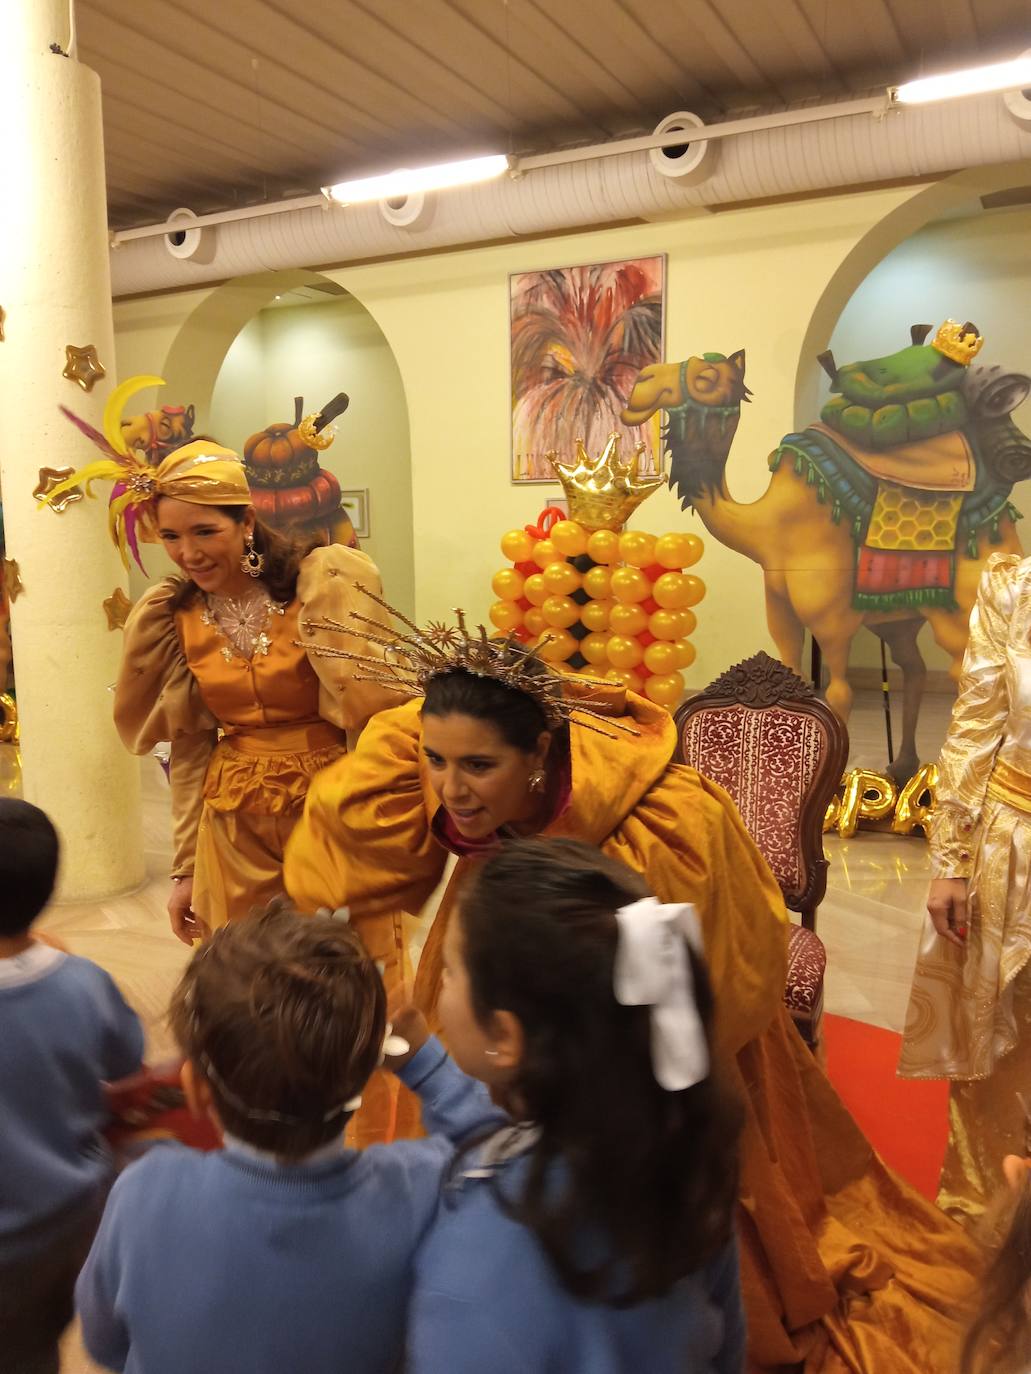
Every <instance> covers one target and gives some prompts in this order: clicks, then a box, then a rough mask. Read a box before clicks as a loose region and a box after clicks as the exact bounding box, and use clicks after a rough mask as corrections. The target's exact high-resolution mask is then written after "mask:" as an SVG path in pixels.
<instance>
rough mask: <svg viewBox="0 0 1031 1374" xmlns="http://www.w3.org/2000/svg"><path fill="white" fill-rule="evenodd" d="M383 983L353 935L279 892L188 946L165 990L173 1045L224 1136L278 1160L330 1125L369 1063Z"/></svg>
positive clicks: (336, 1125)
mask: <svg viewBox="0 0 1031 1374" xmlns="http://www.w3.org/2000/svg"><path fill="white" fill-rule="evenodd" d="M386 1015H387V1012H386V992H385V990H384V987H383V980H382V978H381V977H380V974H379V971H378V970H377V968H376V965H375V964H374V963H373V961H372V959H370V957H369V955H368V953H367V951H366V949H365V947H364V945H363V944H362V942H361V940H360V939H359V938H358V936H357V934H356V933H355V932H354V931H353V930H352V929H351V927H350V926H349V925H347V924H346V923H345V922H343V921H340V920H336V919H334V918H331V917H321V916H316V917H312V918H310V919H309V918H306V917H302V916H298V915H297V913H296V912H295V911H294V910H293V909H292V908H291V907H290V906H289V905H288V904H287V903H286V902H275V903H273V904H272V906H271V907H270V908H269V910H268V911H266V912H265V914H264V915H262V916H257V917H254V918H252V919H251V920H246V921H235V922H231V923H230V924H229V925H227V926H224V927H223V928H222V929H221V930H218V931H216V932H215V934H214V935H213V936H212V938H211V939H210V940H209V941H208V942H207V943H206V944H204V945H201V947H200V948H199V949H198V950H197V952H196V954H195V955H194V956H193V959H192V960H191V961H190V963H189V965H188V966H187V968H186V971H185V973H184V974H183V976H182V979H181V980H180V983H179V986H178V987H177V988H176V991H175V993H174V994H173V997H172V1005H171V1011H170V1020H171V1025H172V1030H173V1032H174V1034H175V1037H176V1040H177V1041H178V1044H179V1048H180V1049H181V1050H182V1052H183V1054H184V1055H185V1056H186V1057H187V1058H188V1059H189V1060H190V1061H191V1062H192V1063H193V1064H194V1066H195V1068H196V1069H197V1071H198V1072H199V1073H200V1074H201V1075H203V1077H204V1079H205V1080H206V1082H207V1084H208V1086H209V1088H210V1090H211V1096H212V1099H213V1102H214V1105H215V1108H216V1110H217V1112H218V1115H219V1117H220V1118H221V1121H222V1125H223V1126H224V1127H225V1129H226V1130H227V1131H228V1132H229V1133H230V1134H232V1135H234V1136H236V1137H238V1138H239V1139H240V1140H243V1141H245V1142H246V1143H247V1144H249V1145H253V1146H254V1147H255V1148H257V1149H261V1150H268V1151H270V1152H271V1153H273V1154H276V1155H278V1156H280V1157H281V1158H283V1159H287V1160H290V1159H300V1158H302V1157H303V1156H304V1155H307V1154H310V1153H311V1152H312V1151H313V1150H316V1149H318V1148H319V1146H320V1145H324V1144H327V1143H328V1142H329V1141H331V1140H332V1139H333V1138H334V1137H336V1136H339V1135H340V1134H341V1133H342V1131H343V1129H344V1126H345V1125H346V1122H347V1118H348V1115H349V1113H350V1112H351V1111H352V1110H353V1104H352V1102H351V1099H353V1098H354V1097H355V1096H356V1095H357V1094H359V1093H360V1092H361V1091H362V1089H363V1087H364V1086H365V1084H366V1082H367V1081H368V1079H369V1076H370V1075H371V1074H372V1072H373V1070H374V1069H375V1068H376V1067H377V1065H378V1064H379V1062H380V1057H381V1055H382V1050H383V1040H384V1034H385V1031H386Z"/></svg>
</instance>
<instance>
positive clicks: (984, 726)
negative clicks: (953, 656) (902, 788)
mask: <svg viewBox="0 0 1031 1374" xmlns="http://www.w3.org/2000/svg"><path fill="white" fill-rule="evenodd" d="M938 768H939V783H938V788H937V800H936V807H935V811H934V814H933V815H932V818H931V826H930V835H929V839H930V846H931V859H932V872H933V874H934V876H935V877H938V878H966V879H968V898H969V923H968V932H967V938H966V942H965V945H964V947H963V948H962V949H958V948H957V947H956V946H955V945H953V944H951V943H950V942H949V941H947V940H943V939H941V938H940V937H939V936H938V935H937V933H936V932H935V930H934V927H933V925H932V924H931V922H930V920H928V921H927V924H926V926H925V929H924V936H923V941H922V944H921V949H920V953H919V957H918V960H917V966H916V973H915V975H914V978H913V986H912V991H911V993H910V1000H909V1010H908V1013H907V1016H906V1029H905V1035H904V1039H903V1048H902V1054H901V1057H900V1060H899V1073H900V1074H901V1075H902V1076H903V1077H907V1078H948V1079H951V1080H952V1084H951V1088H950V1095H949V1145H948V1150H947V1152H946V1157H945V1165H944V1169H943V1171H942V1177H941V1187H940V1191H939V1195H938V1202H939V1204H940V1205H941V1206H942V1207H944V1208H945V1209H946V1210H947V1211H949V1212H950V1213H952V1214H953V1215H955V1216H957V1217H961V1218H963V1219H968V1220H969V1219H973V1218H976V1217H977V1216H979V1215H980V1214H981V1213H982V1212H983V1211H984V1207H985V1204H986V1202H988V1201H989V1200H990V1199H991V1197H992V1196H993V1194H994V1193H995V1192H996V1191H998V1190H999V1189H1001V1188H1002V1186H1003V1177H1002V1167H1001V1166H1002V1160H1003V1157H1004V1156H1005V1155H1007V1154H1023V1153H1025V1149H1026V1141H1025V1120H1024V1113H1023V1109H1022V1107H1021V1105H1020V1103H1019V1101H1018V1099H1017V1093H1018V1092H1021V1093H1023V1094H1024V1095H1025V1097H1027V1098H1028V1100H1029V1101H1031V966H1029V959H1031V558H1025V559H1020V558H1019V557H1017V556H1016V555H1014V554H993V555H992V557H991V558H990V559H989V560H988V562H987V564H986V565H985V570H984V573H983V574H982V578H981V585H980V587H979V589H978V595H977V602H976V605H975V606H974V610H973V614H972V616H971V619H970V639H969V641H968V644H967V651H966V657H965V659H964V661H963V673H962V677H961V679H960V684H959V693H958V696H957V698H956V704H955V707H954V708H953V713H952V722H951V724H950V726H949V730H948V734H947V736H946V739H945V745H944V747H943V749H942V753H941V757H940V759H939V762H938Z"/></svg>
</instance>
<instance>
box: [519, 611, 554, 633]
mask: <svg viewBox="0 0 1031 1374" xmlns="http://www.w3.org/2000/svg"><path fill="white" fill-rule="evenodd" d="M523 624H524V625H525V626H526V628H527V629H528V630H529V632H530V633H531V634H532V635H533V636H534V637H536V636H537V635H539V634H541V633H542V632H543V631H544V630H546V629H547V626H548V622H547V621H546V620H545V619H544V612H543V611H542V610H541V608H540V607H539V606H531V607H530V609H529V610H528V611H526V612H524V614H523Z"/></svg>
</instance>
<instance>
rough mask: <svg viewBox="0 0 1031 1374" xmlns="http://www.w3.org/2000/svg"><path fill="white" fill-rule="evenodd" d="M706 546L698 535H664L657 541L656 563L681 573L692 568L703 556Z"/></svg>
mask: <svg viewBox="0 0 1031 1374" xmlns="http://www.w3.org/2000/svg"><path fill="white" fill-rule="evenodd" d="M703 548H704V545H703V544H702V541H701V540H700V539H699V538H698V536H697V534H678V533H674V534H664V535H662V537H661V538H659V539H656V541H655V561H656V563H659V564H661V565H662V567H664V568H672V569H673V570H674V571H676V572H679V571H680V569H681V568H690V567H691V565H692V564H694V563H697V562H698V560H699V558H701V556H702V549H703Z"/></svg>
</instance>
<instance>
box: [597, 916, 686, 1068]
mask: <svg viewBox="0 0 1031 1374" xmlns="http://www.w3.org/2000/svg"><path fill="white" fill-rule="evenodd" d="M616 920H617V922H618V923H619V943H618V945H617V948H616V966H615V973H614V976H613V984H614V990H615V994H616V1001H617V1002H619V1003H620V1004H621V1005H622V1006H624V1007H651V1023H652V1069H653V1071H654V1073H655V1080H656V1082H657V1083H658V1084H659V1085H660V1087H663V1088H665V1089H666V1090H667V1091H668V1092H679V1091H680V1089H682V1088H690V1087H693V1086H694V1084H695V1083H700V1082H701V1080H702V1079H703V1078H705V1077H706V1076H707V1075H708V1072H709V1047H708V1044H707V1042H706V1039H705V1028H704V1026H703V1025H702V1018H701V1017H700V1016H699V1014H698V1007H697V1004H696V1003H695V999H694V982H693V979H692V976H691V963H690V960H689V959H688V956H687V950H686V949H685V948H684V941H685V940H686V941H687V943H688V944H689V945H690V946H691V948H692V949H693V950H694V952H695V953H696V954H697V955H699V956H701V955H702V953H703V944H702V931H701V926H700V925H699V922H698V913H697V912H696V911H695V909H694V907H693V906H690V905H688V904H687V903H680V904H675V905H674V904H670V903H666V904H664V903H662V902H658V901H656V900H655V898H654V897H644V898H643V899H642V900H641V901H639V902H634V903H633V904H632V905H630V906H624V907H621V908H620V909H619V911H617V912H616Z"/></svg>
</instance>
